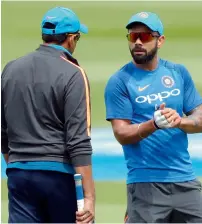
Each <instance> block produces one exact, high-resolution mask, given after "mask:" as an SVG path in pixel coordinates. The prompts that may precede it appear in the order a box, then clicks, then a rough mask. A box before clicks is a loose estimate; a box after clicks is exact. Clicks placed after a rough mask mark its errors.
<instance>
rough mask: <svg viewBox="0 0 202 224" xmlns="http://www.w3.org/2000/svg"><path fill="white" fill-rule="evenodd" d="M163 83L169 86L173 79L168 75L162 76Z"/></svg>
mask: <svg viewBox="0 0 202 224" xmlns="http://www.w3.org/2000/svg"><path fill="white" fill-rule="evenodd" d="M161 81H162V83H163V85H164V86H165V87H167V88H171V87H172V86H173V85H174V83H175V82H174V80H173V78H171V77H170V76H163V77H162V79H161Z"/></svg>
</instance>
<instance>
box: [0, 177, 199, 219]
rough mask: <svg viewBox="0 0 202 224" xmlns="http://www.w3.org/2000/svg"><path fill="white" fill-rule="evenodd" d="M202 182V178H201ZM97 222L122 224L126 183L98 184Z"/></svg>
mask: <svg viewBox="0 0 202 224" xmlns="http://www.w3.org/2000/svg"><path fill="white" fill-rule="evenodd" d="M200 180H201V182H202V178H200ZM1 187H2V190H1V191H2V204H1V214H2V222H4V223H5V222H7V219H8V208H7V206H8V197H7V187H6V181H5V180H2V181H1ZM95 187H96V222H97V223H121V222H123V216H124V213H125V209H126V185H125V183H124V182H96V185H95Z"/></svg>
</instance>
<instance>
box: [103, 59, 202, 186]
mask: <svg viewBox="0 0 202 224" xmlns="http://www.w3.org/2000/svg"><path fill="white" fill-rule="evenodd" d="M163 102H165V103H166V107H169V108H172V109H175V110H176V111H177V112H178V113H179V114H180V116H183V114H184V113H185V114H186V113H187V112H189V111H191V110H193V109H194V108H196V107H197V106H199V105H200V104H202V98H201V97H200V95H199V93H198V92H197V90H196V88H195V86H194V83H193V80H192V78H191V76H190V74H189V72H188V71H187V69H186V68H185V67H184V66H183V65H180V64H174V63H171V62H168V61H165V60H162V59H160V60H159V62H158V67H157V68H156V69H155V70H153V71H145V70H142V69H139V68H137V67H136V66H135V64H134V63H133V62H130V63H128V64H126V65H125V66H123V67H122V68H121V69H120V70H119V71H117V72H116V73H115V74H114V75H113V76H111V78H110V79H109V81H108V83H107V86H106V89H105V104H106V118H107V120H111V119H127V120H131V124H138V123H141V122H145V121H148V120H150V119H153V114H154V111H155V107H156V106H159V105H160V104H162V103H163ZM123 151H124V156H125V160H126V164H127V168H128V175H127V183H128V184H129V183H134V182H182V181H188V180H192V179H194V178H195V174H194V172H193V169H192V163H191V159H190V155H189V152H188V139H187V134H186V133H185V132H184V131H182V130H181V129H179V128H170V129H164V130H157V131H155V132H154V133H153V134H151V135H150V136H149V137H147V138H145V139H143V140H142V141H140V142H138V143H135V144H128V145H123Z"/></svg>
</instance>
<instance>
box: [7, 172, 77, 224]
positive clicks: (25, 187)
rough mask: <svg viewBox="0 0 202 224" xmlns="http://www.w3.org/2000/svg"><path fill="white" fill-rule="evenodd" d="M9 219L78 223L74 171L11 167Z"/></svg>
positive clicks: (15, 221) (14, 220) (32, 221)
mask: <svg viewBox="0 0 202 224" xmlns="http://www.w3.org/2000/svg"><path fill="white" fill-rule="evenodd" d="M7 175H8V198H9V220H8V222H9V223H75V221H76V210H77V204H76V191H75V184H74V178H73V175H71V174H66V173H62V172H54V171H40V170H33V171H31V170H22V169H8V171H7Z"/></svg>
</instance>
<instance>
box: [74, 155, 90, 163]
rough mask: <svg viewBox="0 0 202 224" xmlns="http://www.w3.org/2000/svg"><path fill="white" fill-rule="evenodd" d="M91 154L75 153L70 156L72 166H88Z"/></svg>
mask: <svg viewBox="0 0 202 224" xmlns="http://www.w3.org/2000/svg"><path fill="white" fill-rule="evenodd" d="M91 158H92V155H91V154H90V155H77V156H75V157H73V158H71V162H72V165H73V166H89V165H91V164H92V159H91Z"/></svg>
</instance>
